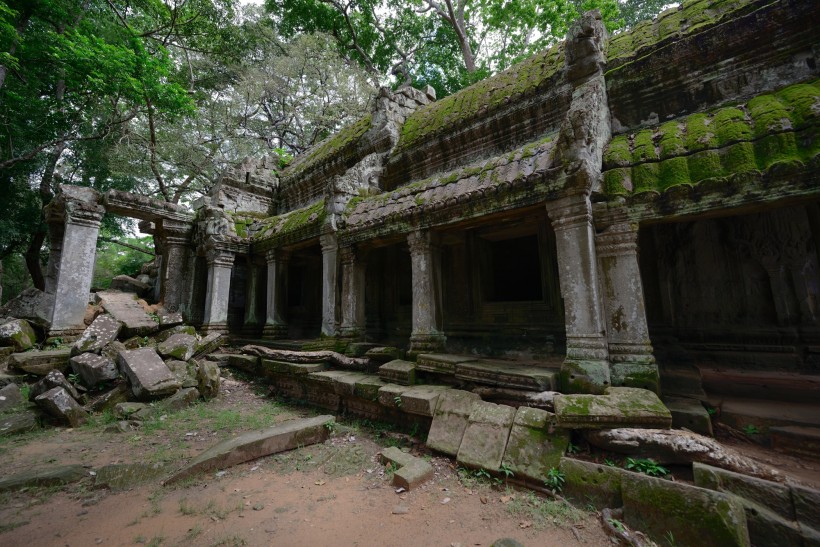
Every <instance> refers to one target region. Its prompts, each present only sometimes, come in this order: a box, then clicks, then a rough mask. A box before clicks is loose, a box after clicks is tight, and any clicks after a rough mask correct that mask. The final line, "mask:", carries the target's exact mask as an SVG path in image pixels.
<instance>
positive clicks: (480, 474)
mask: <svg viewBox="0 0 820 547" xmlns="http://www.w3.org/2000/svg"><path fill="white" fill-rule="evenodd" d="M473 475H475V478H477V479H478V480H486V481H488V480H490V479H491V478H492V476H491V475H490V473H489V471H487V470H486V469H476V470H475V472H473Z"/></svg>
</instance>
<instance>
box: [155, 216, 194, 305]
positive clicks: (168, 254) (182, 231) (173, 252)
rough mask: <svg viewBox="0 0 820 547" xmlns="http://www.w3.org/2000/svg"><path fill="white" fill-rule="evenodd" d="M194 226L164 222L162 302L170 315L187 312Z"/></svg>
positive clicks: (161, 265) (161, 267)
mask: <svg viewBox="0 0 820 547" xmlns="http://www.w3.org/2000/svg"><path fill="white" fill-rule="evenodd" d="M191 230H192V226H191V225H190V224H189V223H185V222H172V221H168V220H164V221H163V222H162V232H161V242H162V245H161V246H162V257H161V260H160V262H161V263H160V302H162V305H163V307H164V308H165V310H166V311H168V312H170V313H177V312H186V313H187V311H188V310H186V309H183V308H185V303H186V300H187V298H186V296H187V294H186V286H187V285H188V284H189V283H190V279H189V273H188V269H187V265H188V254H189V247H190V237H191Z"/></svg>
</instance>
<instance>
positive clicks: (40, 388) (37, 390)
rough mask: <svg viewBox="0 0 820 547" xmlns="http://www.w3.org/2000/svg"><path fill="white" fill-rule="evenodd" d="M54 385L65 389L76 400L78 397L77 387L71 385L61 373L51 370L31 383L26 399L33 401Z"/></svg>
mask: <svg viewBox="0 0 820 547" xmlns="http://www.w3.org/2000/svg"><path fill="white" fill-rule="evenodd" d="M55 387H61V388H63V389H65V390H66V391H67V392H68V394H69V395H70V396H71V397H72V398H74V399H77V400H79V399H80V394H79V392H77V389H76V388H75V387H74V386H73V385H71V382H69V381H68V379H66V377H65V376H64V375H63V373H62V372H60V371H57V370H52V371H51V372H49V373H48V374H46V375H45V376H44V377H43V378H41V379H40V380H38V381H37V382H35V383H34V384H32V385H31V387H30V388H29V391H28V400H29V401H34V400H35V399H36V398H37V397H38V396H40V395H42V394H43V393H45V392H46V391H48V390H50V389H53V388H55Z"/></svg>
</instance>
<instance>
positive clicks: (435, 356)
mask: <svg viewBox="0 0 820 547" xmlns="http://www.w3.org/2000/svg"><path fill="white" fill-rule="evenodd" d="M467 361H475V357H471V356H469V355H450V354H448V353H422V354H420V355H419V356H418V357H416V367H417V368H418V370H423V371H425V372H436V373H439V374H449V375H451V376H452V375H454V374H455V373H456V365H457V364H459V363H466V362H467Z"/></svg>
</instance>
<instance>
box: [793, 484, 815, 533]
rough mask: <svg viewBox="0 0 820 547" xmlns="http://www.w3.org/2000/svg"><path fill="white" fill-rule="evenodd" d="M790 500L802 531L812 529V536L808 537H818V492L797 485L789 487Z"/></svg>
mask: <svg viewBox="0 0 820 547" xmlns="http://www.w3.org/2000/svg"><path fill="white" fill-rule="evenodd" d="M789 489H790V490H791V494H792V500H793V501H794V516H795V518H796V519H797V522H799V523H800V527H801V528H803V529H804V530H806V529H809V528H810V529H812V530H814V533H813V534H809V535H808V537H817V536H820V511H818V510H817V508H818V507H820V490H815V489H813V488H809V487H807V486H801V485H799V484H791V485H789Z"/></svg>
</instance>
